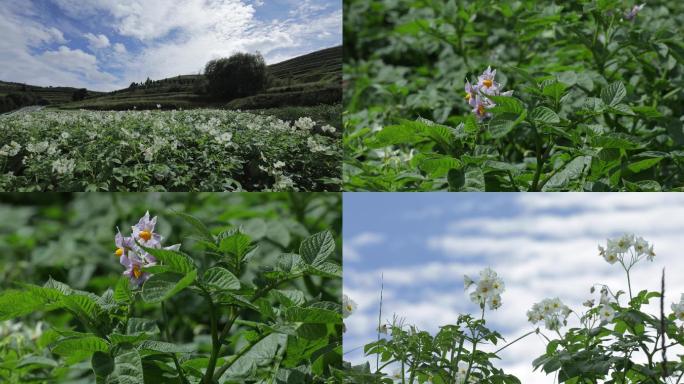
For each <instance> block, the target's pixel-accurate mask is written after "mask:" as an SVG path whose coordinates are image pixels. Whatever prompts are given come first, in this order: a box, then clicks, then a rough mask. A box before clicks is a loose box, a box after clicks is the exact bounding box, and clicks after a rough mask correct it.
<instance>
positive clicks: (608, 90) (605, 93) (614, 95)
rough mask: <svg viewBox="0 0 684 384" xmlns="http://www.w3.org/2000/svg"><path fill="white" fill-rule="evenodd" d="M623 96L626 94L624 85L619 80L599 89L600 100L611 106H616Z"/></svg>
mask: <svg viewBox="0 0 684 384" xmlns="http://www.w3.org/2000/svg"><path fill="white" fill-rule="evenodd" d="M625 96H627V91H626V90H625V86H624V85H623V84H622V83H621V82H619V81H616V82H614V83H612V84H610V85H608V86H607V87H605V88H603V89H602V90H601V100H603V102H604V103H606V105H610V106H611V107H614V106H616V105H617V104H618V103H619V102H620V101H622V99H624V98H625Z"/></svg>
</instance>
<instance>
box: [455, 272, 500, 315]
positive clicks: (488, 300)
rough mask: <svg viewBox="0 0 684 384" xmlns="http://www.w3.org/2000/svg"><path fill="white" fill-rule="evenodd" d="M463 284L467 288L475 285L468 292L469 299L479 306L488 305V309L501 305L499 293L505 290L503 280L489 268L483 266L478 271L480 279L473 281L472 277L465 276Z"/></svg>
mask: <svg viewBox="0 0 684 384" xmlns="http://www.w3.org/2000/svg"><path fill="white" fill-rule="evenodd" d="M466 279H467V280H466V281H465V284H464V285H465V286H466V289H468V288H469V287H470V286H472V285H475V289H474V290H473V291H472V292H471V293H470V300H471V301H473V302H474V303H476V304H479V305H480V307H482V308H484V306H485V304H487V305H489V308H490V309H497V308H499V307H500V306H501V294H502V293H503V292H504V290H505V286H504V282H503V280H501V278H499V276H498V275H497V274H496V272H494V270H493V269H491V268H485V269H483V270H482V271H481V272H480V280H479V281H477V282H475V281H474V280H473V279H471V278H469V277H467V276H466Z"/></svg>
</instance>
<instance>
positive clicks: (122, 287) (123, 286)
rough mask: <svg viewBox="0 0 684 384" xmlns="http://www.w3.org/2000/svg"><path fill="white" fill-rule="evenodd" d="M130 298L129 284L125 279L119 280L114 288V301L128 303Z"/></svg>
mask: <svg viewBox="0 0 684 384" xmlns="http://www.w3.org/2000/svg"><path fill="white" fill-rule="evenodd" d="M131 298H132V294H131V282H130V280H129V279H128V278H127V277H121V278H119V281H117V282H116V287H115V288H114V300H116V302H118V303H130V302H131Z"/></svg>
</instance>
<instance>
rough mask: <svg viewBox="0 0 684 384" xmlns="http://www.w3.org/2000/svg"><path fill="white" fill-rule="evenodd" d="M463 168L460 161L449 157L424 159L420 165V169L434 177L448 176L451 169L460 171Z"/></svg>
mask: <svg viewBox="0 0 684 384" xmlns="http://www.w3.org/2000/svg"><path fill="white" fill-rule="evenodd" d="M462 166H463V165H462V164H461V162H460V161H458V160H457V159H454V158H453V157H449V156H436V157H430V158H423V159H422V160H420V163H419V164H418V168H420V169H421V170H422V171H424V172H426V173H428V174H429V175H430V176H432V177H442V176H444V175H446V173H447V172H449V170H450V169H458V168H461V167H462Z"/></svg>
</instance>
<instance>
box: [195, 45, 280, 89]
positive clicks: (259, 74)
mask: <svg viewBox="0 0 684 384" xmlns="http://www.w3.org/2000/svg"><path fill="white" fill-rule="evenodd" d="M204 72H205V75H206V78H207V80H208V87H207V88H208V91H209V93H210V94H211V95H212V96H214V97H216V98H222V99H234V98H238V97H244V96H250V95H254V94H257V93H259V92H260V91H262V90H263V89H264V88H265V86H266V83H267V80H268V71H267V69H266V63H265V61H264V58H263V57H262V56H261V54H260V53H255V54H250V53H236V54H234V55H233V56H231V57H229V58H221V59H217V60H212V61H210V62H208V63H207V65H206V67H205V69H204Z"/></svg>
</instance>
